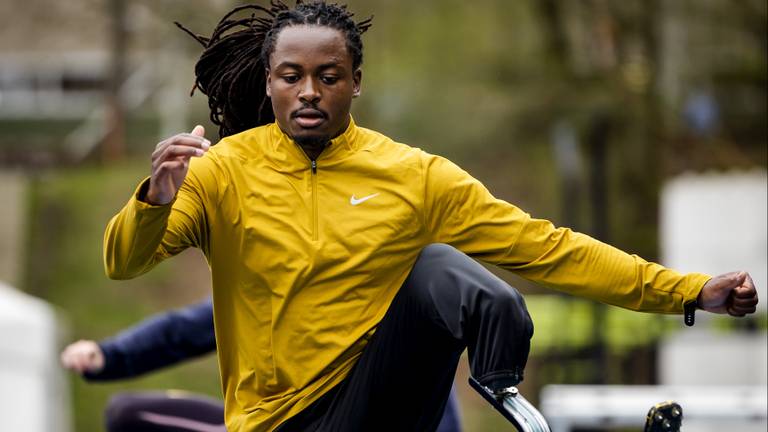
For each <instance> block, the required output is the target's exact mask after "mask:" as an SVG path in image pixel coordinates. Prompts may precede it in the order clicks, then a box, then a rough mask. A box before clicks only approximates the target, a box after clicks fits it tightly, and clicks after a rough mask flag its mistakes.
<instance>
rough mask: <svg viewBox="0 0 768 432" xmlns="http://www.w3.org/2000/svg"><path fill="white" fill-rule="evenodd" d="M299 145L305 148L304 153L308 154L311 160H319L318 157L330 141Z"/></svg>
mask: <svg viewBox="0 0 768 432" xmlns="http://www.w3.org/2000/svg"><path fill="white" fill-rule="evenodd" d="M297 144H298V143H297ZM298 145H299V147H301V149H302V150H304V154H306V155H307V157H308V158H309V159H310V160H317V158H319V157H320V153H322V152H323V150H324V149H325V147H327V146H328V142H327V141H326V143H325V144H322V145H302V144H298Z"/></svg>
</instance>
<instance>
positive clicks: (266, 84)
mask: <svg viewBox="0 0 768 432" xmlns="http://www.w3.org/2000/svg"><path fill="white" fill-rule="evenodd" d="M264 75H266V77H267V79H266V80H264V82H265V84H264V85H265V86H266V87H267V89H266V91H267V97H268V98H271V97H272V89H271V88H270V84H272V75H271V74H270V73H269V69H264Z"/></svg>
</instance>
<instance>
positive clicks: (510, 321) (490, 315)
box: [280, 244, 533, 432]
mask: <svg viewBox="0 0 768 432" xmlns="http://www.w3.org/2000/svg"><path fill="white" fill-rule="evenodd" d="M532 334H533V325H532V323H531V319H530V316H529V315H528V312H527V310H526V307H525V302H524V301H523V299H522V296H521V295H520V294H519V293H518V292H517V291H516V290H515V289H513V288H512V287H510V286H509V285H507V284H506V283H505V282H504V281H502V280H501V279H499V278H498V277H496V276H495V275H493V274H492V273H491V272H489V271H488V270H487V269H485V268H484V267H483V266H482V265H480V264H479V263H477V262H476V261H474V260H472V259H471V258H469V257H467V256H466V255H464V254H463V253H461V252H459V251H457V250H456V249H454V248H452V247H450V246H447V245H442V244H435V245H430V246H428V247H426V248H425V249H424V250H423V251H422V253H421V255H420V256H419V258H418V260H417V261H416V263H415V265H414V267H413V269H412V271H411V273H410V275H409V276H408V278H407V279H406V281H405V283H404V284H403V286H402V288H401V289H400V291H399V292H398V294H397V295H396V297H395V299H394V301H393V302H392V304H391V306H390V308H389V310H388V311H387V313H386V315H385V317H384V319H383V320H382V321H381V323H380V324H379V326H378V327H377V329H376V332H375V333H374V335H373V336H372V338H371V340H370V342H369V343H368V345H367V346H366V348H365V349H364V350H363V353H362V355H361V357H360V360H358V363H357V364H356V365H355V367H354V369H353V370H352V372H351V373H350V375H349V376H348V377H347V378H346V379H345V380H344V381H343V382H342V383H341V384H340V385H339V386H338V387H337V388H336V389H334V390H332V391H331V393H330V394H329V397H328V398H321V400H320V401H318V402H319V403H318V404H316V405H315V406H310V407H309V408H308V409H307V410H305V411H306V413H305V412H302V413H300V414H299V415H298V416H296V417H295V418H294V419H290V420H288V421H287V422H286V423H285V424H284V427H282V428H281V429H280V430H281V431H283V430H284V431H291V432H292V431H295V430H317V431H359V430H366V431H384V430H386V431H392V430H398V431H430V430H435V428H436V427H437V425H438V423H439V421H440V417H441V414H442V412H443V409H444V407H445V404H446V401H447V399H448V395H449V392H450V389H451V383H452V382H453V378H454V374H455V371H456V366H457V364H458V360H459V357H460V355H461V353H462V352H463V351H464V349H465V348H468V353H469V361H470V367H471V370H472V374H473V375H474V376H475V377H477V378H478V379H479V380H480V382H481V383H483V385H486V386H498V387H508V386H510V385H515V384H517V383H518V382H519V381H520V380H521V379H522V374H523V368H524V367H525V363H526V360H527V358H528V351H529V348H530V338H531V336H532ZM320 405H322V409H321V410H318V409H316V408H317V407H319V406H320ZM313 408H314V409H313ZM318 411H322V414H318ZM318 415H319V416H320V417H321V418H320V417H317V416H318ZM311 417H315V418H314V419H312V418H311ZM298 425H311V426H309V427H307V428H304V427H300V428H297V427H295V426H298Z"/></svg>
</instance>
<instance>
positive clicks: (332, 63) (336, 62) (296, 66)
mask: <svg viewBox="0 0 768 432" xmlns="http://www.w3.org/2000/svg"><path fill="white" fill-rule="evenodd" d="M342 64H343V62H342V61H339V60H333V61H329V62H326V63H322V64H320V65H319V66H318V67H317V69H321V70H324V69H330V68H334V67H339V66H341V65H342ZM288 68H290V69H297V70H304V67H303V66H301V65H300V64H299V63H293V62H290V61H284V62H282V63H280V64H278V65H277V66H275V69H288Z"/></svg>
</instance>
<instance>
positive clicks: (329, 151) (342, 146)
mask: <svg viewBox="0 0 768 432" xmlns="http://www.w3.org/2000/svg"><path fill="white" fill-rule="evenodd" d="M269 128H270V134H271V136H272V138H273V142H274V143H275V147H274V148H273V151H275V152H276V153H278V154H283V153H287V154H286V156H290V157H292V158H300V160H304V161H306V160H307V156H306V154H305V153H304V151H303V150H302V149H301V147H299V145H298V144H296V143H295V142H294V141H293V140H292V139H291V138H290V137H289V136H288V135H286V134H285V132H283V131H282V129H280V126H278V125H277V122H274V123H272V124H270V125H269ZM356 137H357V126H356V125H355V120H354V119H353V118H352V116H351V115H350V116H349V125H348V126H347V129H346V130H345V131H344V132H343V133H342V134H341V135H339V136H337V137H336V138H334V139H332V140H331V142H330V143H329V144H328V146H326V147H325V149H324V150H323V152H322V153H320V157H318V158H317V160H318V161H322V160H328V159H339V158H342V157H343V155H344V154H346V153H350V152H354V151H355V150H356V148H357V145H358V144H357V142H356V141H355V138H356Z"/></svg>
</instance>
